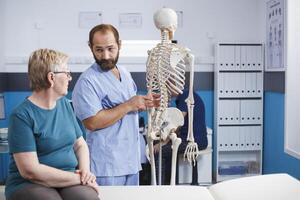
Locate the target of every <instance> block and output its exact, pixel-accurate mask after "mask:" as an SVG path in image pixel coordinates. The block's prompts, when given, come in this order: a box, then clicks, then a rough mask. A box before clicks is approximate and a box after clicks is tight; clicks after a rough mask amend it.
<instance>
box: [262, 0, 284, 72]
mask: <svg viewBox="0 0 300 200" xmlns="http://www.w3.org/2000/svg"><path fill="white" fill-rule="evenodd" d="M284 9H285V6H284V0H270V1H268V2H267V12H266V13H267V30H266V33H267V35H266V71H284V70H285V62H284V59H285V58H284V54H285V53H284V50H285V44H284V29H285V28H284V27H285V24H284V13H285V10H284Z"/></svg>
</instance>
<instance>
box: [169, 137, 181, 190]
mask: <svg viewBox="0 0 300 200" xmlns="http://www.w3.org/2000/svg"><path fill="white" fill-rule="evenodd" d="M169 137H170V139H171V141H172V169H171V180H170V185H175V178H176V161H177V152H178V147H179V145H180V144H181V138H178V137H177V135H176V133H174V132H172V133H171V134H170V136H169Z"/></svg>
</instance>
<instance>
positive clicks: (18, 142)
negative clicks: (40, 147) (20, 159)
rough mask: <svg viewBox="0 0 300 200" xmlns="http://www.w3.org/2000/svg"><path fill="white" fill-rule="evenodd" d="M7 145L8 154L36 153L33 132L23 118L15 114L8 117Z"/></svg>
mask: <svg viewBox="0 0 300 200" xmlns="http://www.w3.org/2000/svg"><path fill="white" fill-rule="evenodd" d="M8 145H9V152H10V153H20V152H32V151H36V144H35V138H34V134H33V130H32V128H31V126H30V124H29V122H28V121H26V120H25V119H24V116H21V115H18V114H15V113H13V114H12V115H11V116H10V119H9V127H8Z"/></svg>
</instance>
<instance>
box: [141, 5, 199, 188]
mask: <svg viewBox="0 0 300 200" xmlns="http://www.w3.org/2000/svg"><path fill="white" fill-rule="evenodd" d="M154 21H155V25H156V27H157V28H158V29H160V30H161V43H159V44H157V46H156V47H155V48H153V49H151V50H150V51H149V52H148V54H149V56H148V61H147V74H146V79H147V90H148V93H152V94H153V93H156V94H159V95H160V105H159V107H158V108H151V109H149V110H148V131H147V143H148V147H149V157H150V164H151V183H152V185H156V184H157V183H156V170H155V159H154V151H153V141H155V140H159V141H166V140H167V139H169V140H171V142H172V169H171V181H170V184H171V185H175V176H176V159H177V151H178V147H179V145H180V143H181V139H180V138H177V135H176V133H175V130H176V129H177V128H178V127H179V126H182V125H183V123H184V118H183V115H182V112H181V111H180V110H178V109H177V108H169V107H168V104H169V101H170V98H171V96H172V95H178V94H181V93H182V91H183V89H184V83H185V70H186V68H187V66H189V67H190V85H189V95H188V98H187V99H186V103H187V106H188V117H189V124H188V136H187V141H188V145H187V147H186V149H185V152H184V157H185V158H187V160H188V161H189V162H190V163H192V162H193V164H195V162H196V158H197V156H198V146H197V143H195V141H194V134H193V110H194V96H193V83H194V56H193V55H192V54H191V53H190V50H189V49H187V48H184V47H181V46H179V45H177V44H173V43H171V39H172V37H173V33H174V31H175V29H176V27H177V15H176V12H175V11H173V10H172V9H169V8H162V9H160V10H159V11H157V12H156V13H155V15H154ZM160 152H161V147H160ZM160 169H161V154H160ZM159 171H161V170H159ZM159 177H161V173H160V174H159ZM159 183H160V184H161V179H159Z"/></svg>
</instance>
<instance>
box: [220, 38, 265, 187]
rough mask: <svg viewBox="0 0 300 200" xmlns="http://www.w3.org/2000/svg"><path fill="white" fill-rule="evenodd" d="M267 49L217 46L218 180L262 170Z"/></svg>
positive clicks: (240, 45) (245, 45) (243, 46)
mask: <svg viewBox="0 0 300 200" xmlns="http://www.w3.org/2000/svg"><path fill="white" fill-rule="evenodd" d="M263 49H264V48H263V45H262V44H250V43H247V44H246V43H244V44H234V43H219V44H217V45H216V49H215V50H216V51H215V52H216V63H215V97H214V109H215V118H214V119H215V124H214V126H215V129H214V130H215V134H214V136H215V137H214V139H215V140H214V141H215V149H214V153H215V156H214V158H215V169H214V178H215V180H216V181H217V182H219V181H223V180H227V179H232V178H238V177H243V176H251V175H257V174H261V172H262V144H263V65H264V52H263Z"/></svg>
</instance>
